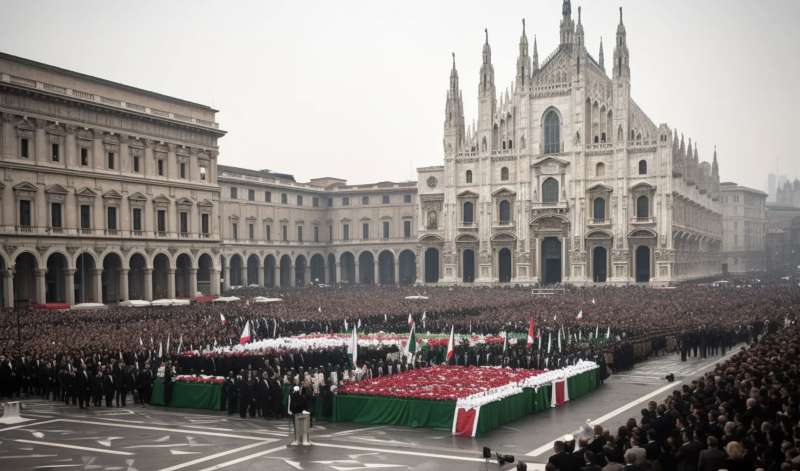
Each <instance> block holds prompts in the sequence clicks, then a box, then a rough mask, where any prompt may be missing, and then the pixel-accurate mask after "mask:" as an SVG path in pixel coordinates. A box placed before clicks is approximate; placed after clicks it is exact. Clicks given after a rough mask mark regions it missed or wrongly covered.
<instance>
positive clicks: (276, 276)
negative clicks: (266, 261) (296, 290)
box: [272, 262, 281, 288]
mask: <svg viewBox="0 0 800 471" xmlns="http://www.w3.org/2000/svg"><path fill="white" fill-rule="evenodd" d="M272 284H273V285H274V286H273V288H280V287H281V266H280V264H279V263H277V262H275V274H274V275H273V276H272Z"/></svg>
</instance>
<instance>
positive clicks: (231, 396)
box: [222, 371, 239, 415]
mask: <svg viewBox="0 0 800 471" xmlns="http://www.w3.org/2000/svg"><path fill="white" fill-rule="evenodd" d="M222 387H223V388H224V390H225V399H226V401H227V404H226V406H227V408H228V415H232V414H233V413H234V412H236V399H237V397H238V395H239V388H238V386H237V384H236V379H235V378H234V376H233V371H231V372H230V373H228V377H227V378H226V379H225V384H224V385H223V386H222Z"/></svg>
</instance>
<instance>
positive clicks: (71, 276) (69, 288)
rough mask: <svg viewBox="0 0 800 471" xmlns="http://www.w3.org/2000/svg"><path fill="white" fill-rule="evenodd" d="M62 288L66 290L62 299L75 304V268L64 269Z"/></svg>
mask: <svg viewBox="0 0 800 471" xmlns="http://www.w3.org/2000/svg"><path fill="white" fill-rule="evenodd" d="M64 290H65V291H66V293H65V296H64V299H65V300H66V301H67V304H69V305H70V306H72V305H73V304H75V269H74V268H67V269H66V270H64Z"/></svg>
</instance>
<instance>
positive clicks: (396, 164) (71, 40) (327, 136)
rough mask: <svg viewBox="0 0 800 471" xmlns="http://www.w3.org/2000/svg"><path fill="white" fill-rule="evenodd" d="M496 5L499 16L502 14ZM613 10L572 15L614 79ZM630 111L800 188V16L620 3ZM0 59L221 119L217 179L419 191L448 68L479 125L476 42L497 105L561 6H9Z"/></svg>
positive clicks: (784, 7)
mask: <svg viewBox="0 0 800 471" xmlns="http://www.w3.org/2000/svg"><path fill="white" fill-rule="evenodd" d="M501 4H502V8H498V5H501ZM620 4H621V3H620V0H591V1H589V0H584V1H583V2H575V1H573V14H574V16H577V7H578V6H579V5H583V24H584V29H585V32H586V45H587V48H589V50H590V51H591V52H592V54H593V55H595V56H596V54H597V49H598V45H599V41H600V37H601V36H602V37H603V38H604V39H605V41H604V43H605V46H606V48H605V54H606V62H607V63H608V62H611V57H612V54H613V45H614V35H615V32H616V27H617V23H618V10H617V7H618V6H619V5H620ZM623 6H624V19H625V26H626V28H627V32H628V47H629V49H630V55H631V76H632V94H633V97H634V99H635V100H636V101H637V102H638V103H639V105H640V106H641V107H642V109H644V111H645V112H646V113H647V114H648V115H649V116H650V118H651V119H652V120H653V121H654V122H655V123H656V124H659V123H667V124H669V125H670V126H671V127H673V128H677V129H678V130H679V131H680V132H683V133H686V136H687V137H692V138H693V140H697V141H698V142H699V151H700V158H701V159H703V160H711V155H712V152H713V148H714V145H715V144H716V145H717V147H718V152H719V159H720V173H721V178H722V180H733V181H736V182H739V183H741V184H745V185H748V186H753V187H758V188H765V187H766V177H767V173H769V172H774V171H775V170H776V168H777V166H778V161H779V160H780V171H781V173H785V174H788V175H789V176H790V177H792V178H794V177H795V176H798V175H800V156H799V155H798V154H797V151H796V146H795V145H792V141H791V139H789V138H790V137H791V136H795V137H797V135H798V125H800V122H798V120H797V119H796V116H797V112H798V107H800V28H799V27H798V24H797V22H798V21H800V20H798V18H800V1H797V0H752V1H739V0H703V1H698V0H667V1H663V0H657V1H656V0H653V1H644V0H636V1H632V0H627V1H624V3H623ZM0 8H1V9H2V14H0V50H2V51H3V52H7V53H10V54H15V55H19V56H23V57H26V58H29V59H33V60H37V61H42V62H46V63H49V64H53V65H56V66H59V67H64V68H68V69H73V70H76V71H80V72H83V73H87V74H90V75H96V76H99V77H103V78H107V79H110V80H114V81H118V82H123V83H126V84H130V85H133V86H137V87H141V88H145V89H148V90H153V91H156V92H160V93H165V94H168V95H173V96H176V97H180V98H184V99H187V100H191V101H196V102H199V103H203V104H208V105H209V106H212V107H214V108H216V109H219V110H221V111H220V113H219V114H218V115H217V121H218V122H219V123H220V125H221V127H222V128H223V129H225V130H227V131H228V135H227V136H225V137H224V138H223V139H222V140H221V141H220V146H221V156H220V162H221V163H224V164H229V165H238V166H244V167H250V168H268V169H271V170H275V171H280V172H288V173H292V174H294V175H295V176H296V178H297V179H298V180H301V181H305V180H308V179H309V178H313V177H321V176H336V177H342V178H347V179H348V180H349V181H350V182H351V183H365V182H372V181H381V180H407V179H411V178H414V170H413V169H415V168H416V167H418V166H423V165H435V164H440V163H441V162H442V145H441V139H442V125H443V122H444V105H445V92H446V90H447V87H448V76H449V71H450V53H451V52H455V53H456V62H457V64H458V71H459V76H460V81H461V88H462V90H463V96H464V107H465V111H466V119H467V122H468V123H469V122H472V120H473V119H474V118H476V109H477V87H478V70H479V65H480V59H481V47H482V43H483V29H484V28H485V27H486V28H488V29H489V40H490V43H491V46H492V59H493V62H494V69H495V82H496V84H497V86H498V91H500V90H503V89H504V88H505V87H506V86H507V85H510V83H511V81H512V80H513V78H514V75H515V63H516V57H517V52H518V46H517V44H518V41H519V36H520V32H521V19H522V18H526V20H527V25H528V27H527V30H528V36H529V39H530V41H531V43H532V41H533V35H534V34H535V35H536V36H537V39H538V43H539V56H540V60H541V61H543V60H544V58H545V57H547V56H548V55H549V54H550V52H552V51H553V49H554V48H555V47H556V45H557V43H558V39H559V38H558V26H559V21H560V18H561V0H525V1H513V2H512V1H503V2H489V1H464V0H459V1H455V0H454V1H431V0H425V1H409V0H406V1H402V2H400V1H395V2H388V1H375V0H364V1H344V0H342V1H310V0H306V1H302V2H299V1H285V2H284V1H257V2H256V1H253V2H245V1H236V2H222V1H218V2H211V1H201V0H186V1H169V2H162V1H142V0H139V1H136V2H109V1H80V0H78V1H73V2H64V1H32V0H22V1H10V0H0Z"/></svg>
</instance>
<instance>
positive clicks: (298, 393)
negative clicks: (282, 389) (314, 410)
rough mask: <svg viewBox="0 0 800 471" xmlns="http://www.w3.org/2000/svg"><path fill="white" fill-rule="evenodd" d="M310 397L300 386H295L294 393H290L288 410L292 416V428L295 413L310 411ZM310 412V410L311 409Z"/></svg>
mask: <svg viewBox="0 0 800 471" xmlns="http://www.w3.org/2000/svg"><path fill="white" fill-rule="evenodd" d="M308 404H309V403H308V398H307V397H306V395H305V394H303V391H302V390H301V389H300V386H294V387H293V388H292V394H290V395H289V407H288V412H289V415H290V416H291V418H292V430H294V416H295V414H300V413H302V412H303V411H308ZM309 412H310V411H309Z"/></svg>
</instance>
